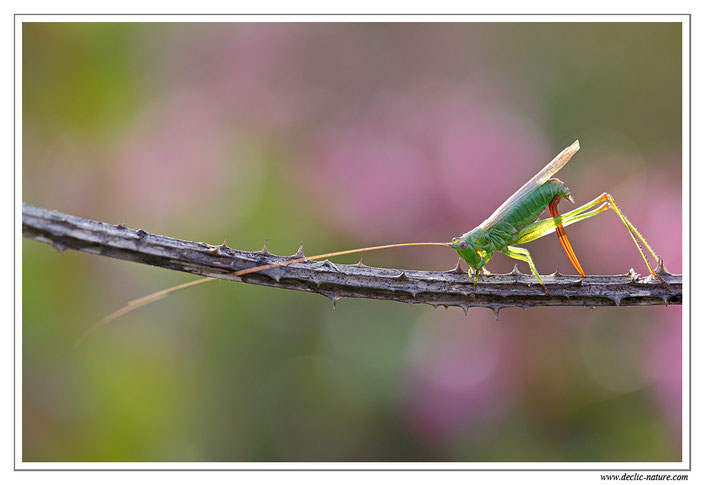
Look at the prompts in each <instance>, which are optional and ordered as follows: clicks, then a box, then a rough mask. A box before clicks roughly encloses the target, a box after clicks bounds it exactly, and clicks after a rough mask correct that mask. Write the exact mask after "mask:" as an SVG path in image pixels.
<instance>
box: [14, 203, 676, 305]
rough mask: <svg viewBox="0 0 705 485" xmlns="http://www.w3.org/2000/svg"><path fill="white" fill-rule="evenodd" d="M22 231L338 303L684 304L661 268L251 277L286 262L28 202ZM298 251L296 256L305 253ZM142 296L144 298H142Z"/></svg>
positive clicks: (351, 270)
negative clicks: (656, 273)
mask: <svg viewBox="0 0 705 485" xmlns="http://www.w3.org/2000/svg"><path fill="white" fill-rule="evenodd" d="M22 233H23V236H24V237H26V238H29V239H33V240H35V241H39V242H43V243H46V244H50V245H52V246H54V247H55V248H56V249H57V250H59V251H63V250H65V249H73V250H76V251H84V252H88V253H91V254H97V255H101V256H109V257H112V258H118V259H124V260H128V261H134V262H138V263H143V264H150V265H153V266H159V267H162V268H166V269H171V270H176V271H184V272H187V273H192V274H196V275H199V276H206V277H211V278H219V279H226V280H233V281H241V282H244V283H251V284H256V285H264V286H274V287H277V288H286V289H291V290H300V291H308V292H313V293H320V294H322V295H325V296H327V297H329V298H330V299H331V300H333V302H336V301H337V300H339V299H340V298H344V297H351V298H371V299H378V300H393V301H400V302H406V303H427V304H429V305H434V306H439V305H441V306H458V307H461V308H463V309H464V310H465V311H466V312H467V309H468V308H470V307H475V306H484V307H487V308H491V309H492V310H494V311H495V312H497V311H499V309H501V308H504V307H508V306H519V307H524V308H526V307H531V306H587V307H596V306H614V305H615V304H618V305H621V306H636V305H663V304H675V305H679V304H681V300H682V278H681V276H680V275H669V274H667V273H660V274H661V276H662V277H663V279H664V280H665V281H666V283H667V284H668V287H664V286H663V285H662V284H661V282H659V281H658V280H655V279H653V278H652V277H651V276H646V277H640V276H639V275H637V274H636V273H633V272H630V273H629V274H627V275H613V276H607V275H588V276H587V277H585V278H582V277H580V276H564V275H560V274H554V275H542V276H541V278H542V279H543V282H544V284H545V285H546V288H547V289H548V291H549V294H548V295H546V294H545V293H544V291H543V289H542V288H541V285H539V284H538V282H537V281H536V278H535V277H534V276H532V275H527V274H522V273H520V272H519V271H517V270H516V269H515V271H513V272H511V273H508V274H504V275H490V276H487V275H481V276H480V279H479V282H478V284H477V287H476V288H475V287H474V286H473V282H472V280H471V279H470V278H468V275H467V273H466V272H465V271H464V270H462V269H460V267H459V266H458V267H457V268H456V269H454V270H451V271H447V272H438V271H413V270H403V271H402V270H398V269H386V268H371V267H368V266H365V265H362V264H357V265H346V264H333V263H331V262H330V261H324V262H311V261H305V262H300V263H294V264H290V265H288V266H282V267H276V268H271V269H267V270H264V271H261V272H257V273H252V274H248V275H245V276H235V275H234V273H235V272H237V271H239V270H243V269H245V268H250V267H254V266H261V265H269V264H275V263H279V262H282V261H287V260H289V259H290V257H283V256H275V255H272V254H270V253H269V252H268V251H267V250H266V248H265V249H263V250H262V251H257V252H247V251H239V250H236V249H231V248H228V247H227V246H225V245H220V246H211V245H209V244H205V243H201V242H191V241H183V240H179V239H174V238H170V237H166V236H159V235H155V234H149V233H147V232H145V231H142V230H139V231H135V230H133V229H129V228H127V227H125V226H123V225H120V226H113V225H111V224H106V223H103V222H96V221H91V220H87V219H82V218H80V217H75V216H71V215H67V214H62V213H60V212H54V211H50V210H47V209H42V208H39V207H35V206H32V205H29V204H24V205H23V207H22ZM302 255H303V254H302V253H301V254H299V253H297V254H296V255H295V257H302ZM136 296H139V295H136Z"/></svg>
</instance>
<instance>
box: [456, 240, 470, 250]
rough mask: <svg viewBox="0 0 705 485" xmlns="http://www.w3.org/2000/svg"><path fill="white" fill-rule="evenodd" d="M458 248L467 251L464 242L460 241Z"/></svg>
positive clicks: (466, 244)
mask: <svg viewBox="0 0 705 485" xmlns="http://www.w3.org/2000/svg"><path fill="white" fill-rule="evenodd" d="M458 247H459V248H460V249H467V248H468V243H466V242H465V241H460V243H459V244H458Z"/></svg>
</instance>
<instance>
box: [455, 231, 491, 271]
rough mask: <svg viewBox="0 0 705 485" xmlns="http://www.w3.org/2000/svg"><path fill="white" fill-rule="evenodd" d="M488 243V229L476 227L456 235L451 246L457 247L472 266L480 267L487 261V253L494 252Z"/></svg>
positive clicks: (461, 255)
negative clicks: (458, 235)
mask: <svg viewBox="0 0 705 485" xmlns="http://www.w3.org/2000/svg"><path fill="white" fill-rule="evenodd" d="M488 244H489V240H488V238H487V231H485V230H483V229H481V228H479V227H476V228H475V229H473V230H472V231H470V232H468V233H465V234H463V235H462V236H460V237H454V238H453V239H452V240H451V242H450V247H452V248H453V249H455V250H456V251H457V252H458V254H459V255H460V257H461V258H463V259H464V260H465V262H466V263H468V265H469V266H470V267H472V268H475V269H478V268H481V267H482V266H484V264H485V263H486V262H487V259H488V258H487V255H488V254H490V255H491V254H492V248H491V247H490V246H489V245H488Z"/></svg>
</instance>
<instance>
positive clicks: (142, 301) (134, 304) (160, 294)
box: [74, 242, 450, 347]
mask: <svg viewBox="0 0 705 485" xmlns="http://www.w3.org/2000/svg"><path fill="white" fill-rule="evenodd" d="M408 246H445V247H450V243H441V242H423V243H400V244H385V245H383V246H370V247H366V248H357V249H347V250H345V251H335V252H332V253H324V254H317V255H315V256H303V257H300V258H294V259H288V260H286V261H281V262H278V263H270V264H263V265H260V266H254V267H252V268H245V269H241V270H239V271H235V272H234V273H232V276H236V277H240V276H246V275H249V274H252V273H258V272H260V271H265V270H268V269H272V268H279V267H281V266H288V265H290V264H295V263H302V262H304V261H315V260H317V259H324V258H333V257H335V256H344V255H346V254H355V253H364V252H367V251H377V250H380V249H391V248H401V247H408ZM216 279H218V278H212V277H206V278H202V279H200V280H196V281H189V282H188V283H183V284H180V285H177V286H172V287H171V288H166V289H164V290H160V291H156V292H154V293H151V294H149V295H145V296H143V297H141V298H137V299H136V300H132V301H129V302H128V303H127V305H125V306H123V307H122V308H119V309H117V310H115V311H114V312H113V313H111V314H110V315H108V316H107V317H105V318H103V319H102V320H100V321H99V322H97V323H96V324H94V325H92V326H91V327H90V328H88V330H86V331H85V332H84V333H83V335H81V337H80V338H79V339H78V340H76V342H75V343H74V347H78V346H79V345H81V343H82V342H83V341H84V340H85V339H86V338H87V337H88V336H90V335H91V334H92V333H93V332H95V331H96V330H98V329H99V328H100V327H102V326H104V325H106V324H108V323H110V322H112V321H113V320H115V319H117V318H119V317H121V316H123V315H125V314H127V313H130V312H132V311H133V310H137V309H138V308H140V307H143V306H145V305H149V304H150V303H153V302H155V301H157V300H161V299H162V298H165V297H167V296H169V295H170V294H171V293H174V292H176V291H179V290H184V289H186V288H191V287H192V286H196V285H200V284H203V283H207V282H209V281H213V280H216Z"/></svg>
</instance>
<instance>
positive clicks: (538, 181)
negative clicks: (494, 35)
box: [81, 140, 665, 340]
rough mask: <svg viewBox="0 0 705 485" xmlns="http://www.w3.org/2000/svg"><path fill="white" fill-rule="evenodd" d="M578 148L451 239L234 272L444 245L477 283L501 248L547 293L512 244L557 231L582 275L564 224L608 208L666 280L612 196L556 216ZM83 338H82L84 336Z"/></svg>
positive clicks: (148, 300)
mask: <svg viewBox="0 0 705 485" xmlns="http://www.w3.org/2000/svg"><path fill="white" fill-rule="evenodd" d="M579 149H580V143H579V142H578V140H576V141H575V142H574V143H573V144H572V145H570V146H569V147H567V148H565V149H564V150H563V151H562V152H561V153H559V154H558V155H557V156H556V157H555V158H554V159H553V160H552V161H551V162H549V163H548V165H546V166H545V167H544V168H543V169H542V170H541V171H540V172H539V173H537V174H536V175H535V176H534V177H533V178H531V180H529V181H528V182H526V183H525V184H524V185H523V186H522V187H521V188H520V189H519V190H517V191H516V192H515V193H514V194H513V195H512V196H511V197H509V198H508V199H507V200H506V201H505V202H504V203H503V204H502V205H501V206H500V207H499V208H498V209H497V210H496V211H495V212H494V213H493V214H492V215H491V216H490V217H489V218H488V219H487V220H485V221H484V222H483V223H482V224H480V225H479V226H477V227H476V228H474V229H473V230H471V231H469V232H467V233H465V234H463V235H462V236H459V237H455V238H453V239H452V240H451V242H449V243H438V242H435V243H403V244H387V245H384V246H372V247H366V248H357V249H350V250H345V251H336V252H332V253H326V254H318V255H316V256H309V257H300V258H294V259H289V260H287V261H283V262H279V263H271V264H265V265H261V266H254V267H251V268H246V269H242V270H239V271H236V272H234V273H233V276H237V277H241V276H245V275H248V274H252V273H257V272H259V271H264V270H267V269H271V268H277V267H280V266H286V265H289V264H294V263H301V262H304V261H309V260H316V259H323V258H330V257H334V256H342V255H345V254H354V253H361V252H365V251H376V250H380V249H388V248H397V247H403V246H446V247H452V248H453V249H455V250H456V251H457V252H458V254H459V255H460V257H462V258H463V259H464V260H465V261H466V262H467V263H468V266H469V270H468V276H469V277H470V278H472V279H473V282H474V285H475V286H477V280H478V276H479V274H480V271H483V270H484V267H485V265H486V264H487V263H488V262H489V260H490V259H491V258H492V256H493V254H494V253H495V252H497V251H499V252H502V253H504V254H506V255H507V256H509V257H510V258H514V259H518V260H521V261H524V262H526V263H528V264H529V267H530V268H531V272H532V273H533V274H534V276H535V277H536V279H537V280H538V282H539V283H540V284H541V286H542V287H543V289H544V291H546V293H548V291H547V290H546V286H545V285H544V283H543V280H542V279H541V276H540V275H539V273H538V271H537V270H536V266H535V265H534V262H533V260H532V259H531V255H530V254H529V251H528V250H526V249H524V248H520V247H517V246H515V244H524V243H528V242H531V241H534V240H536V239H539V238H541V237H543V236H545V235H547V234H549V233H550V232H551V231H552V230H553V229H555V230H556V233H557V234H558V238H559V240H560V242H561V245H562V246H563V249H564V250H565V252H566V254H567V255H568V258H569V259H570V261H571V263H572V264H573V266H574V267H575V269H576V270H577V271H578V273H580V275H581V276H583V277H584V276H585V272H584V271H583V269H582V267H581V266H580V263H579V262H578V258H577V257H576V256H575V252H574V251H573V248H572V247H571V245H570V242H569V241H568V237H567V235H566V232H565V229H564V227H565V226H569V225H570V224H574V223H576V222H578V221H582V220H585V219H588V218H590V217H593V216H595V215H597V214H599V213H600V212H603V211H605V210H607V209H612V210H613V211H614V212H615V213H616V214H617V216H619V218H620V220H621V221H622V223H623V224H624V226H625V227H626V228H627V231H628V232H629V235H630V236H631V238H632V240H633V241H634V244H635V245H636V247H637V249H638V250H639V253H640V254H641V257H642V258H643V259H644V262H645V263H646V266H647V267H648V268H649V272H650V273H651V275H652V276H653V277H654V278H657V279H659V280H660V281H661V282H664V281H663V279H662V278H661V277H660V276H659V275H658V274H657V273H656V272H655V271H654V269H653V268H652V266H651V264H650V263H649V260H648V258H647V256H646V254H645V253H644V250H643V249H642V247H641V245H640V242H641V243H643V244H644V246H646V248H647V250H648V251H649V253H650V254H651V256H653V257H654V259H655V260H656V261H657V263H660V262H661V261H660V259H659V258H658V256H656V253H654V251H653V250H652V249H651V246H649V244H648V243H647V242H646V240H645V239H644V237H643V236H642V235H641V233H639V231H638V230H637V229H636V227H634V225H633V224H632V223H631V222H629V220H628V219H627V218H626V217H625V216H624V214H623V213H622V212H621V211H620V210H619V208H618V207H617V204H616V202H615V200H614V198H613V197H612V196H611V195H610V194H608V193H603V194H602V195H600V196H599V197H596V198H595V199H593V200H592V201H590V202H588V203H587V204H585V205H583V206H581V207H578V208H577V209H575V210H573V211H570V212H568V213H566V214H564V215H560V214H559V213H558V207H557V206H558V202H559V201H560V200H562V199H568V200H570V201H571V202H573V198H572V197H571V194H570V190H569V189H568V187H566V186H565V184H564V183H563V182H561V181H560V180H558V179H554V178H551V177H552V176H553V174H555V173H556V172H558V170H560V169H561V168H562V167H563V166H564V165H565V164H566V163H568V160H570V159H571V157H572V156H573V155H574V154H575V153H576V152H577V151H578V150H579ZM546 208H548V210H549V213H550V214H551V217H550V218H547V219H541V220H538V217H539V216H540V215H541V213H542V212H543V211H544V210H545V209H546ZM213 279H215V278H204V279H200V280H196V281H191V282H189V283H184V284H182V285H179V286H175V287H172V288H168V289H165V290H161V291H158V292H156V293H152V294H151V295H147V296H145V297H142V298H139V299H137V300H133V301H131V302H129V303H128V304H127V305H126V306H124V307H123V308H121V309H119V310H117V311H115V312H113V313H112V314H110V315H109V316H107V317H106V318H104V319H103V320H102V321H101V322H99V323H100V324H104V323H107V322H108V321H110V320H114V319H115V318H117V317H119V316H121V315H124V314H125V313H127V312H129V311H132V310H134V309H136V308H138V307H140V306H144V305H146V304H148V303H151V302H153V301H156V300H158V299H161V298H163V297H165V296H167V295H168V294H169V293H172V292H174V291H177V290H181V289H184V288H188V287H191V286H195V285H198V284H201V283H205V282H207V281H212V280H213ZM664 284H665V283H664ZM92 330H93V329H90V331H92ZM86 335H87V334H84V337H85V336H86ZM84 337H82V339H83V338H84ZM82 339H81V340H82Z"/></svg>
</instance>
